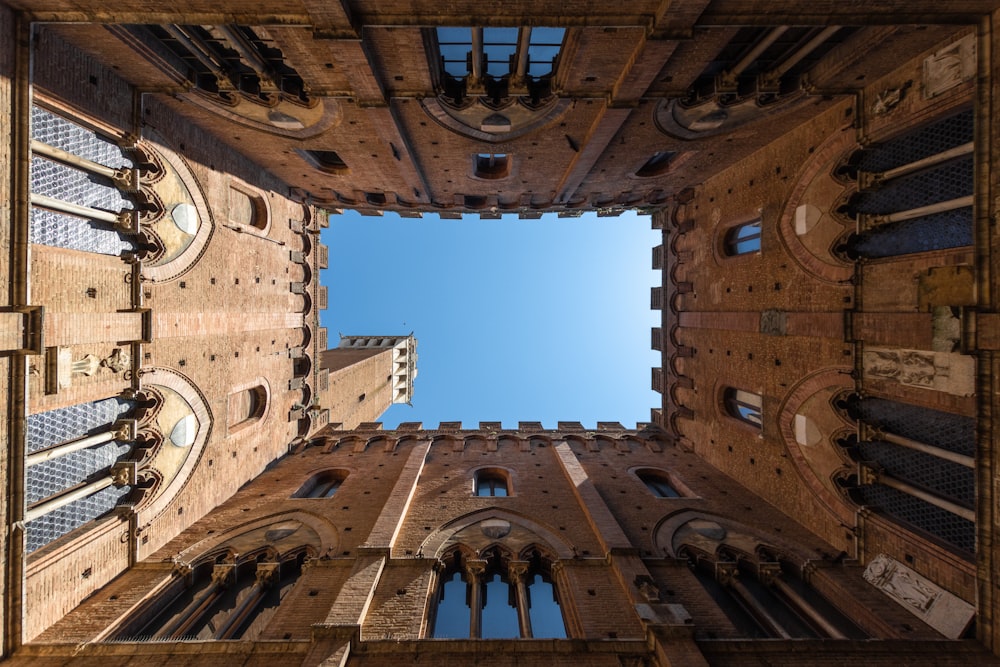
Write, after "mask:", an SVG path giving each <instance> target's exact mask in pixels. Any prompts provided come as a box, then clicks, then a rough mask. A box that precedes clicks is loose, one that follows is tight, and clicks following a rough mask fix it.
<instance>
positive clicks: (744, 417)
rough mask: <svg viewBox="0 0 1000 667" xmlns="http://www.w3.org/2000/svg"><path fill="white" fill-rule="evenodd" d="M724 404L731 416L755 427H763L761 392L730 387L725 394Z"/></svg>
mask: <svg viewBox="0 0 1000 667" xmlns="http://www.w3.org/2000/svg"><path fill="white" fill-rule="evenodd" d="M723 405H724V406H725V408H726V412H727V413H728V414H729V416H730V417H733V418H734V419H739V420H740V421H741V422H743V423H745V424H749V425H750V426H753V427H755V428H758V429H759V428H761V426H762V424H763V419H762V417H761V396H760V394H755V393H753V392H749V391H744V390H743V389H735V388H733V387H729V388H727V389H726V391H725V392H724V394H723Z"/></svg>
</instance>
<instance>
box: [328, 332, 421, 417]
mask: <svg viewBox="0 0 1000 667" xmlns="http://www.w3.org/2000/svg"><path fill="white" fill-rule="evenodd" d="M319 363H320V371H321V372H323V371H326V372H327V373H328V374H329V375H328V381H327V382H326V389H325V390H324V389H322V388H321V389H320V392H319V396H318V397H317V398H318V401H319V404H320V405H321V406H322V407H323V408H326V409H328V410H329V411H330V412H329V414H330V422H331V423H335V424H336V423H340V424H343V428H354V427H355V426H357V425H358V424H361V423H364V422H372V421H377V420H378V418H379V417H380V416H381V415H382V413H384V412H385V411H386V410H387V409H388V408H389V406H390V405H392V404H393V403H409V402H410V400H411V399H412V397H413V379H414V378H415V377H416V376H417V339H416V338H415V337H414V336H413V334H410V335H408V336H344V335H341V337H340V345H338V346H337V347H335V348H332V349H329V350H326V351H324V352H322V353H321V354H320V362H319Z"/></svg>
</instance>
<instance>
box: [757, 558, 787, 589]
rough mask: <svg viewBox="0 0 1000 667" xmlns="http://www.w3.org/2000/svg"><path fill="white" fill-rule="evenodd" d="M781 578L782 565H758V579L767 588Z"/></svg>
mask: <svg viewBox="0 0 1000 667" xmlns="http://www.w3.org/2000/svg"><path fill="white" fill-rule="evenodd" d="M780 576H781V565H780V564H778V563H760V564H758V565H757V579H759V580H760V583H762V584H764V585H765V586H769V585H770V584H771V583H772V582H773V581H774V580H775V579H777V578H779V577H780Z"/></svg>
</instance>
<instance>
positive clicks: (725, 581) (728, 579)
mask: <svg viewBox="0 0 1000 667" xmlns="http://www.w3.org/2000/svg"><path fill="white" fill-rule="evenodd" d="M739 576H740V571H739V568H737V567H736V563H728V562H724V563H716V564H715V579H716V581H718V582H719V583H720V584H722V585H723V586H732V585H733V584H734V583H736V580H737V579H739Z"/></svg>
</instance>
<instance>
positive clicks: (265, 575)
mask: <svg viewBox="0 0 1000 667" xmlns="http://www.w3.org/2000/svg"><path fill="white" fill-rule="evenodd" d="M280 567H281V565H280V563H257V571H256V574H255V576H256V581H255V582H254V584H253V586H252V587H251V588H250V591H249V592H248V593H247V596H246V597H245V598H243V601H242V602H240V603H239V604H238V605H236V608H235V609H233V611H232V612H230V614H229V616H228V617H227V618H226V620H225V621H224V622H223V623H222V625H221V626H220V627H219V629H218V631H217V632H216V633H215V637H214V639H232V636H233V635H234V634H236V631H237V630H239V628H240V626H241V625H243V622H244V621H245V620H246V619H247V618H248V617H249V616H250V615H251V614H252V613H253V612H254V610H256V609H257V606H258V605H259V604H260V602H261V600H263V599H264V596H265V595H267V591H268V589H269V588H270V587H271V586H272V585H273V584H274V583H275V582H276V581H277V580H278V571H279V569H280Z"/></svg>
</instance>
